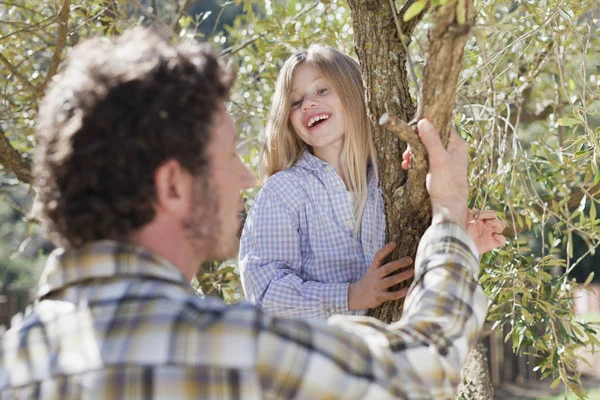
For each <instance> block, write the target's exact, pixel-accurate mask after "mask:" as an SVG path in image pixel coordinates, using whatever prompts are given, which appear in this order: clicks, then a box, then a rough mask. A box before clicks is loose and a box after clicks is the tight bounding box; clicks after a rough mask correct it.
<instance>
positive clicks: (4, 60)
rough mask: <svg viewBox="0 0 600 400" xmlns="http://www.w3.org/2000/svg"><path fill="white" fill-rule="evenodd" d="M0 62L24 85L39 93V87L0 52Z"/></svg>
mask: <svg viewBox="0 0 600 400" xmlns="http://www.w3.org/2000/svg"><path fill="white" fill-rule="evenodd" d="M0 62H2V64H4V65H6V67H7V68H8V69H9V70H10V72H11V73H12V74H13V75H14V76H16V77H17V79H19V80H20V81H21V82H22V83H23V84H24V85H25V86H27V87H29V88H30V89H31V90H33V92H34V93H36V94H37V93H39V92H40V89H38V88H37V87H36V86H35V85H34V84H33V83H31V82H30V81H29V79H27V78H26V77H25V76H23V75H22V74H21V73H20V72H19V71H18V70H17V69H16V68H15V67H14V66H13V65H12V64H11V63H10V61H9V60H8V58H6V57H4V55H3V54H2V53H0Z"/></svg>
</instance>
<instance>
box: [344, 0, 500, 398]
mask: <svg viewBox="0 0 600 400" xmlns="http://www.w3.org/2000/svg"><path fill="white" fill-rule="evenodd" d="M413 3H415V1H410V0H409V1H407V2H406V4H405V5H404V7H403V9H402V10H400V12H397V10H396V9H395V4H396V2H395V1H394V0H388V1H385V0H383V1H381V0H348V4H349V7H350V11H351V13H352V20H353V24H354V32H355V46H356V53H357V55H358V58H359V60H360V64H361V70H362V74H363V81H364V83H365V90H366V99H367V104H368V113H369V118H370V119H371V122H372V123H373V125H374V127H375V129H374V142H375V148H376V152H377V162H378V167H379V180H380V184H381V187H382V191H383V198H384V204H385V214H386V221H387V223H386V237H387V240H388V241H392V240H393V241H395V242H396V243H397V244H398V247H397V249H396V251H395V252H394V254H392V258H393V259H397V258H399V257H403V256H410V257H412V258H413V259H414V258H415V255H416V252H417V247H418V244H419V241H420V239H421V237H422V236H423V234H424V233H425V230H426V229H427V228H428V227H429V225H430V222H431V204H430V202H429V196H428V194H427V191H426V189H425V177H426V174H427V169H428V165H427V154H426V152H425V150H424V147H423V146H422V145H421V143H420V141H419V140H418V138H417V135H416V133H415V132H414V131H413V129H412V128H411V126H410V123H408V121H411V120H413V121H416V120H418V119H420V118H428V119H429V120H430V121H432V123H433V125H434V126H435V127H436V128H437V129H438V130H439V132H440V135H441V137H442V142H443V143H447V140H448V134H449V132H450V130H449V124H450V122H451V120H452V112H453V107H454V103H455V97H456V89H457V85H458V76H459V73H460V70H461V69H462V58H463V53H464V46H465V44H466V42H467V39H468V35H469V30H470V26H471V23H472V15H473V1H472V0H455V1H447V2H446V5H444V6H435V7H433V8H432V10H431V11H432V13H433V25H432V27H431V28H430V30H429V32H428V39H429V50H428V54H427V57H426V62H425V69H424V73H423V79H422V82H421V83H420V86H421V87H420V91H419V105H418V109H417V111H416V115H415V107H414V103H413V99H412V98H411V95H410V92H409V84H408V73H407V70H406V61H407V54H406V49H407V47H408V44H409V42H410V38H411V35H412V32H413V30H414V28H415V26H416V24H417V23H418V21H419V20H420V18H422V14H423V12H425V11H426V10H424V11H423V12H422V13H421V14H420V15H418V16H416V17H415V18H412V19H411V20H409V21H408V22H402V17H403V15H404V13H405V11H406V10H407V9H408V8H409V7H410V6H411V5H412V4H413ZM402 40H403V41H404V42H405V43H404V44H403V43H402ZM413 118H414V119H413ZM405 121H406V122H405ZM407 142H408V143H410V144H411V148H412V152H413V162H412V164H413V165H412V166H411V168H410V169H409V171H408V172H405V171H403V170H402V168H401V162H402V153H403V152H404V150H405V149H406V143H407ZM403 303H404V301H403V300H400V301H393V302H388V303H384V304H382V305H381V306H379V307H378V308H376V309H373V310H371V311H370V313H369V314H370V315H372V316H374V317H376V318H378V319H380V320H382V321H384V322H387V323H390V322H394V321H398V320H399V319H400V316H401V315H402V306H403ZM479 354H480V353H477V352H475V353H472V355H471V359H473V360H474V361H473V362H472V363H471V365H472V366H471V367H470V368H469V369H468V370H465V371H464V374H465V381H467V382H472V383H471V384H470V385H469V389H473V388H475V387H476V389H477V391H478V393H479V392H481V393H484V392H485V393H488V394H489V396H490V397H479V398H482V399H483V398H491V393H492V391H491V390H487V389H489V388H490V387H491V386H490V385H489V382H490V381H489V368H488V365H487V362H485V363H484V360H485V357H480V356H479ZM473 357H474V358H473ZM473 363H474V365H477V367H476V368H474V367H473ZM471 371H476V372H477V373H476V374H473V373H472V372H471ZM482 377H483V378H482ZM486 377H487V378H486ZM483 382H485V384H484V383H483Z"/></svg>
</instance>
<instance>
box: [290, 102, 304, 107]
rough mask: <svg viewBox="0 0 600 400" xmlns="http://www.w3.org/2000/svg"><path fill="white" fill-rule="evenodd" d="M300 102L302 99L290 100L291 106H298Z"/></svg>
mask: <svg viewBox="0 0 600 400" xmlns="http://www.w3.org/2000/svg"><path fill="white" fill-rule="evenodd" d="M300 104H302V100H296V101H292V108H296V107H299V106H300Z"/></svg>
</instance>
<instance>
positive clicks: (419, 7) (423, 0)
mask: <svg viewBox="0 0 600 400" xmlns="http://www.w3.org/2000/svg"><path fill="white" fill-rule="evenodd" d="M426 5H427V0H419V1H416V2H414V3H413V4H411V6H410V7H408V10H406V12H405V13H404V15H403V16H402V21H404V22H407V21H410V20H411V19H413V18H414V17H416V16H417V15H419V14H420V13H421V11H423V9H424V8H425V6H426Z"/></svg>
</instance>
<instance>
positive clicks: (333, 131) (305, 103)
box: [290, 64, 345, 156]
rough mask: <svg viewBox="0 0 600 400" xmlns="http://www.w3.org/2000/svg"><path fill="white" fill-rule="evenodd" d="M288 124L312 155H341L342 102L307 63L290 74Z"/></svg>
mask: <svg viewBox="0 0 600 400" xmlns="http://www.w3.org/2000/svg"><path fill="white" fill-rule="evenodd" d="M290 121H291V123H292V126H293V127H294V130H295V131H296V133H297V134H298V136H300V139H302V140H303V141H304V143H306V144H308V145H310V146H312V148H313V152H314V154H315V155H316V156H319V153H323V152H327V153H329V154H331V153H332V151H335V152H337V153H338V154H339V153H341V151H342V144H343V143H344V130H345V129H344V111H343V107H342V102H341V101H340V98H339V97H338V95H337V93H335V92H334V91H333V89H332V88H331V86H330V85H329V84H328V82H327V81H325V80H324V79H323V78H322V77H321V75H320V74H319V72H318V71H317V70H316V69H315V68H313V67H311V66H310V65H307V64H302V65H300V66H299V67H297V68H296V71H294V79H293V82H292V98H291V110H290Z"/></svg>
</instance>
